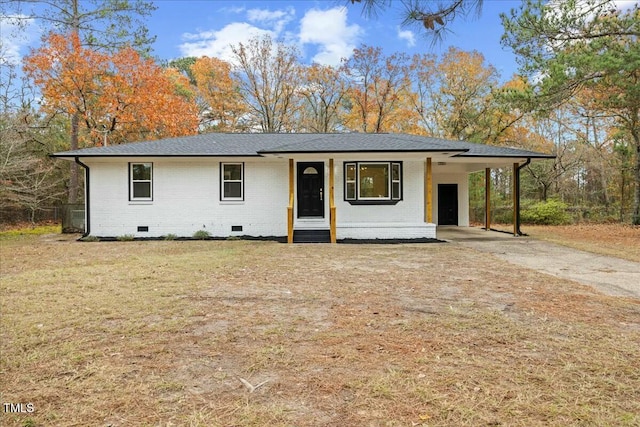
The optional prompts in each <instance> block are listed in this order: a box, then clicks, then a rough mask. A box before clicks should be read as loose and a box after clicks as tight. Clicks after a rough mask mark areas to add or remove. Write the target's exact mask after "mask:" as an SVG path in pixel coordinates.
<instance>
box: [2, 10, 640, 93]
mask: <svg viewBox="0 0 640 427" xmlns="http://www.w3.org/2000/svg"><path fill="white" fill-rule="evenodd" d="M80 1H83V0H80ZM521 3H522V2H521V1H519V0H484V3H483V7H482V13H481V15H480V16H476V15H474V14H471V15H470V16H468V17H467V18H462V19H457V20H456V21H454V23H453V25H451V26H450V32H449V33H448V34H446V36H445V38H444V39H443V40H442V41H441V42H439V43H436V44H435V45H434V44H433V43H432V41H431V40H430V39H428V38H426V37H425V33H424V32H421V31H416V29H415V28H406V27H402V26H401V21H402V18H401V12H400V11H399V10H397V9H394V8H393V7H396V8H397V7H400V4H401V2H400V1H398V0H395V1H392V2H391V5H392V7H391V8H390V9H389V10H387V11H386V12H385V13H380V14H378V15H377V16H376V17H368V16H366V15H364V14H363V13H362V6H361V5H360V4H358V3H357V2H356V3H355V4H351V1H350V0H289V1H259V0H244V1H243V0H236V1H218V0H156V1H154V4H155V5H156V6H157V10H155V11H154V12H153V13H152V15H151V16H150V17H149V18H148V19H147V21H146V22H147V26H148V28H149V31H150V33H151V34H152V35H156V36H157V39H156V42H155V44H154V46H153V55H154V56H155V57H156V58H158V59H160V60H167V61H168V60H171V59H176V58H180V57H184V56H203V55H206V56H210V57H218V58H221V59H225V60H229V59H230V52H231V49H230V47H229V46H230V45H231V44H234V45H237V44H238V43H240V42H246V41H247V40H249V39H250V38H251V37H254V36H257V35H262V34H269V35H271V36H272V38H274V39H276V40H281V41H284V42H286V43H291V44H294V45H296V46H297V47H298V49H299V51H300V53H301V55H302V62H303V63H307V64H310V63H312V62H318V63H321V64H327V65H337V64H339V63H340V60H341V58H348V57H349V56H350V55H351V52H352V51H353V49H354V48H356V47H360V46H361V45H363V44H364V45H369V46H375V47H381V48H383V50H384V52H385V53H386V54H392V53H394V52H404V53H407V54H409V55H412V54H415V53H418V54H422V53H432V54H437V55H439V54H442V53H443V52H445V51H446V50H447V49H448V48H449V47H451V46H454V47H457V48H459V49H462V50H466V51H472V50H476V51H478V52H480V53H482V54H483V55H484V57H485V60H486V64H490V65H493V66H494V67H495V68H496V69H497V70H498V72H499V74H500V76H501V79H502V80H503V81H506V80H509V79H511V77H512V76H513V74H514V73H516V72H517V69H518V66H517V63H516V58H515V56H514V55H513V53H512V52H511V51H510V50H509V49H508V48H505V47H503V46H502V45H501V44H500V38H501V36H502V34H503V28H502V24H501V21H500V14H501V13H506V14H508V13H509V11H510V10H511V9H515V8H517V7H518V6H519V5H520V4H521ZM617 3H618V4H619V6H620V5H621V4H622V7H630V5H633V4H635V3H637V1H630V0H621V1H618V2H617ZM13 35H14V31H12V28H11V27H10V26H9V25H7V23H6V22H0V38H1V39H2V49H3V52H2V53H3V56H5V57H7V56H8V57H10V58H11V59H12V60H13V61H14V62H18V63H19V62H20V58H21V57H22V56H24V55H26V54H27V53H28V52H29V48H30V47H35V46H37V45H38V44H39V40H40V37H41V31H40V30H39V27H38V25H37V23H33V24H32V25H31V26H30V27H29V28H28V29H27V31H26V32H22V33H21V35H20V36H19V37H14V36H13Z"/></svg>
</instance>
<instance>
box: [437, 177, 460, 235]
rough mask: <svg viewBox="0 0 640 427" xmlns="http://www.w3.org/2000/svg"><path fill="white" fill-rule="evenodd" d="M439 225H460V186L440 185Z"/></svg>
mask: <svg viewBox="0 0 640 427" xmlns="http://www.w3.org/2000/svg"><path fill="white" fill-rule="evenodd" d="M438 225H458V184H438Z"/></svg>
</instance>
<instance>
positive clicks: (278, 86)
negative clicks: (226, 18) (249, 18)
mask: <svg viewBox="0 0 640 427" xmlns="http://www.w3.org/2000/svg"><path fill="white" fill-rule="evenodd" d="M231 50H232V52H233V54H234V61H235V62H236V64H237V66H238V68H237V71H236V72H235V77H236V78H237V80H238V81H239V82H240V87H239V93H240V96H241V97H242V99H243V100H244V102H245V103H246V104H247V106H248V107H249V114H250V115H251V116H252V120H253V126H254V127H255V128H259V129H260V130H261V131H262V132H287V131H290V130H292V129H293V128H294V127H295V124H294V117H295V113H296V110H297V108H298V105H297V90H298V87H299V85H300V84H299V82H300V70H299V68H300V67H299V62H298V52H297V50H296V49H295V48H294V47H291V46H287V45H285V44H283V43H276V44H275V45H274V43H273V41H272V40H271V37H269V36H263V37H261V38H253V39H251V40H250V41H249V42H247V43H246V44H244V43H239V44H238V45H234V46H231Z"/></svg>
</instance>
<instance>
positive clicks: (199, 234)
mask: <svg viewBox="0 0 640 427" xmlns="http://www.w3.org/2000/svg"><path fill="white" fill-rule="evenodd" d="M209 237H211V233H209V232H208V231H207V230H198V231H196V232H195V233H193V238H194V239H197V240H207V239H208V238H209Z"/></svg>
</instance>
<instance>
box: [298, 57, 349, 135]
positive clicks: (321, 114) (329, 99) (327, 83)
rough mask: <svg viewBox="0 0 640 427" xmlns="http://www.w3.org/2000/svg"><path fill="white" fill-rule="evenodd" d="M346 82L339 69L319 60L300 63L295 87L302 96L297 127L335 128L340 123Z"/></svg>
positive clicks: (315, 129)
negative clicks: (297, 81) (303, 65)
mask: <svg viewBox="0 0 640 427" xmlns="http://www.w3.org/2000/svg"><path fill="white" fill-rule="evenodd" d="M347 84H348V83H347V81H346V78H345V75H344V72H343V71H342V70H340V69H336V68H333V67H330V66H327V65H320V64H312V65H310V66H307V67H304V68H303V70H302V81H301V85H300V88H299V89H298V94H299V95H300V96H301V97H302V105H301V109H300V122H301V123H300V124H299V125H300V126H299V128H300V130H302V131H308V132H336V131H338V130H339V129H340V127H341V124H342V120H341V117H340V111H341V109H342V105H343V101H344V99H345V97H346V94H347Z"/></svg>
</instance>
